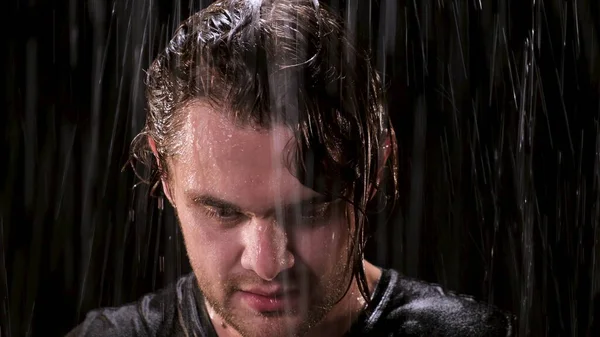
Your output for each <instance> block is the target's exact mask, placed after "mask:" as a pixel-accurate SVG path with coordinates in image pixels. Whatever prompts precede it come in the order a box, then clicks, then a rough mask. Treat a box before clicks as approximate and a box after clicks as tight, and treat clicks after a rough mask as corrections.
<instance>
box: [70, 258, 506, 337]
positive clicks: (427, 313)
mask: <svg viewBox="0 0 600 337" xmlns="http://www.w3.org/2000/svg"><path fill="white" fill-rule="evenodd" d="M369 308H371V309H367V310H365V311H363V312H362V314H361V315H360V316H359V318H358V319H357V320H356V321H355V322H354V324H353V325H352V327H351V329H350V331H349V332H348V333H347V334H346V335H347V336H461V337H464V336H513V325H514V318H513V317H512V316H511V315H509V314H508V313H506V312H503V311H501V310H499V309H497V308H495V307H492V306H489V305H487V304H484V303H481V302H476V301H475V300H473V299H472V298H469V297H466V296H462V295H456V294H452V293H448V292H446V291H444V290H442V288H440V287H439V286H437V285H434V284H429V283H425V282H422V281H418V280H413V279H409V278H406V277H403V276H401V275H400V274H399V273H398V272H396V271H394V270H391V269H384V270H382V275H381V278H380V280H379V282H378V283H377V286H376V287H375V290H374V292H373V294H372V303H371V305H370V306H369ZM67 336H68V337H71V336H89V337H99V336H204V337H213V336H217V335H216V333H215V330H214V328H213V326H212V323H211V321H210V318H209V316H208V313H207V311H206V307H205V306H204V300H203V298H202V293H201V292H200V290H199V288H198V286H197V283H196V279H195V277H194V276H193V274H190V275H187V276H184V277H182V278H181V279H179V281H178V282H177V283H176V284H174V285H172V286H170V287H167V288H165V289H163V290H161V291H159V292H157V293H152V294H148V295H146V296H144V297H142V298H141V299H140V300H139V301H138V302H135V303H132V304H129V305H125V306H122V307H118V308H103V309H98V310H94V311H91V312H90V313H88V315H87V316H86V318H85V320H84V321H83V323H81V324H80V325H79V326H77V327H76V328H75V329H74V330H73V331H71V332H70V333H69V334H68V335H67Z"/></svg>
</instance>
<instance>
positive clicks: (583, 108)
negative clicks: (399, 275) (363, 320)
mask: <svg viewBox="0 0 600 337" xmlns="http://www.w3.org/2000/svg"><path fill="white" fill-rule="evenodd" d="M209 2H210V1H194V2H186V1H142V0H127V1H107V0H89V1H76V0H69V1H53V2H50V1H29V2H23V1H9V4H6V5H4V6H5V12H6V13H8V15H9V17H10V22H11V25H10V27H12V28H9V31H8V32H7V34H5V38H6V39H5V40H6V41H7V48H6V49H5V52H4V53H3V55H4V66H5V68H4V69H5V70H4V74H5V76H6V79H5V83H6V91H5V92H6V103H5V109H4V111H5V113H2V114H0V118H2V120H1V122H2V123H1V124H0V125H2V127H3V129H2V136H3V140H4V142H2V146H3V151H2V154H3V158H4V160H3V161H2V162H3V163H4V165H3V167H4V168H5V169H4V171H3V172H4V174H3V176H4V183H3V185H2V190H1V192H2V194H1V195H2V198H1V201H2V202H1V204H0V336H1V337H4V336H25V335H26V336H36V335H40V336H59V335H63V334H65V333H66V332H67V331H68V330H70V329H71V328H72V327H73V326H75V325H76V324H77V323H79V322H81V320H82V319H83V317H84V315H85V314H86V313H87V312H88V311H89V310H91V309H93V308H97V307H100V306H115V305H120V304H123V303H127V302H131V301H133V300H136V299H138V298H139V297H140V296H141V295H143V294H145V293H147V292H150V291H154V290H156V289H159V288H161V287H163V286H165V285H166V284H168V283H171V282H173V281H174V280H176V279H177V278H178V277H179V276H181V275H183V274H186V273H188V272H189V270H190V267H189V264H188V261H187V257H186V255H185V249H184V246H183V241H182V237H181V233H180V230H179V228H178V226H177V222H176V219H175V216H174V212H173V209H172V207H171V206H170V205H169V204H168V203H167V202H166V201H165V200H164V199H163V197H161V195H160V193H158V192H157V191H154V186H149V185H147V184H144V183H143V182H142V181H143V180H146V179H149V178H150V177H151V174H153V173H152V172H146V171H144V169H143V168H142V167H141V166H139V167H135V168H136V170H135V171H136V172H137V173H139V176H138V175H136V172H134V169H133V168H132V167H131V166H129V164H128V155H129V152H128V151H129V143H130V142H131V140H132V138H133V137H134V136H135V135H136V134H137V133H138V132H139V131H140V129H141V128H142V127H143V123H144V117H145V115H144V113H145V101H144V95H143V94H144V75H145V70H146V69H147V68H148V66H149V64H150V62H151V61H152V60H153V59H154V57H155V56H156V54H157V53H158V51H159V50H161V49H162V48H164V47H165V45H166V44H167V42H168V40H169V38H170V36H171V35H172V33H173V32H174V30H175V29H176V27H177V26H178V25H179V24H180V22H181V20H183V19H184V18H186V17H188V16H189V15H190V14H191V13H193V12H195V11H197V10H199V9H201V8H204V7H205V6H207V5H208V4H209ZM325 2H327V3H328V4H330V5H331V6H332V7H333V8H336V9H338V10H339V13H340V15H341V17H343V18H344V19H345V22H346V23H347V26H346V30H347V31H349V32H353V33H356V35H355V36H356V41H355V43H357V44H364V45H368V46H370V49H371V55H370V56H371V60H372V62H373V63H374V64H375V66H376V67H377V69H378V70H379V71H380V73H381V74H382V79H383V80H384V83H385V87H386V90H387V91H386V95H387V97H386V107H387V109H388V111H389V113H390V114H391V116H392V119H393V122H394V126H395V128H396V135H397V138H398V142H399V160H400V174H401V181H400V200H399V203H398V205H397V206H398V207H397V208H396V209H395V210H394V211H393V212H391V213H389V214H388V213H385V214H383V213H382V214H376V215H373V217H372V219H371V222H372V223H374V224H375V227H376V228H377V231H376V232H375V233H374V235H373V238H372V240H371V241H370V244H369V245H368V247H367V258H368V259H369V260H371V261H372V262H374V263H375V264H377V265H380V266H383V267H393V268H395V269H397V270H399V271H401V272H403V273H405V274H407V275H409V276H411V277H418V278H421V279H425V280H427V281H430V282H436V283H440V284H442V285H443V286H445V287H448V288H450V289H452V290H455V291H457V292H460V293H466V294H469V295H473V296H475V297H477V298H479V299H482V300H484V301H487V302H489V303H490V304H494V305H496V306H499V307H500V308H502V309H505V310H509V311H511V312H512V313H513V314H514V315H515V319H516V320H515V324H516V330H517V332H518V335H519V336H585V335H587V336H597V335H600V331H599V330H598V327H597V326H598V325H599V322H598V321H599V320H600V295H598V294H599V291H600V270H599V267H598V262H597V261H598V260H599V259H600V245H599V242H598V240H599V239H600V232H599V230H598V229H599V226H600V121H599V118H600V86H599V85H600V53H599V45H600V38H599V33H600V3H598V2H597V1H594V0H573V1H562V0H546V1H541V0H527V1H524V0H496V1H493V0H473V1H457V0H448V1H445V0H424V1H416V0H378V1H375V0H373V1H362V0H360V1H359V0H345V1H343V0H328V1H325ZM274 142H275V140H274ZM388 218H389V219H391V220H390V221H389V222H386V220H387V219H388ZM317 248H318V247H315V249H317ZM57 312H59V313H60V315H59V317H57V316H56V313H57ZM594 319H595V321H594ZM594 323H595V324H594ZM593 326H595V327H593Z"/></svg>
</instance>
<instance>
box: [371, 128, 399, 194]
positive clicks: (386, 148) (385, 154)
mask: <svg viewBox="0 0 600 337" xmlns="http://www.w3.org/2000/svg"><path fill="white" fill-rule="evenodd" d="M393 135H394V134H393V131H392V132H391V133H388V135H387V136H386V137H385V140H384V141H383V145H382V146H381V148H380V149H379V151H380V153H381V154H382V155H381V157H380V161H379V163H378V165H377V167H378V169H377V178H376V183H375V186H370V190H371V195H370V196H369V200H371V199H373V198H374V197H375V194H377V189H378V187H379V183H380V182H381V179H382V178H383V169H384V168H385V163H386V162H387V160H388V159H389V158H390V154H391V153H392V137H393Z"/></svg>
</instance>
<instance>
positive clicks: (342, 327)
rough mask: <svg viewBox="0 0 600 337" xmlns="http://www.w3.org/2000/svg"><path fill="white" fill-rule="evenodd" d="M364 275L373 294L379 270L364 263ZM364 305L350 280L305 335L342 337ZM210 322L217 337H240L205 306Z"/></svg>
mask: <svg viewBox="0 0 600 337" xmlns="http://www.w3.org/2000/svg"><path fill="white" fill-rule="evenodd" d="M363 265H364V268H365V275H366V278H367V285H368V287H369V293H370V294H373V291H374V290H375V286H376V285H377V282H378V281H379V278H380V277H381V270H380V269H379V268H377V267H375V266H374V265H372V264H371V263H369V262H367V261H364V263H363ZM365 305H366V301H365V299H364V298H363V297H362V295H361V293H360V291H359V289H358V282H357V280H356V279H354V280H352V285H351V286H350V289H349V290H348V292H347V293H346V295H345V296H344V297H343V298H342V300H341V301H340V302H339V303H337V304H336V305H335V306H334V307H333V308H332V309H331V311H329V313H327V315H326V316H325V317H324V318H323V320H322V321H321V322H319V323H318V324H317V325H315V326H314V327H313V328H312V329H310V330H309V331H308V332H307V333H306V335H307V336H311V337H313V336H314V337H332V336H343V335H344V334H345V333H346V332H348V331H349V330H350V328H351V326H352V324H353V323H354V322H355V321H356V320H357V319H358V317H359V315H360V314H361V313H362V311H363V310H364V308H365ZM206 306H207V308H208V311H209V314H210V317H211V321H212V323H213V326H214V328H215V331H216V332H217V335H218V336H219V337H241V335H240V333H239V332H237V331H236V330H235V329H233V327H231V326H229V325H227V324H226V323H224V320H223V319H222V318H221V317H220V316H219V315H218V314H217V313H216V312H214V310H213V309H212V308H211V307H210V306H209V305H208V303H207V304H206Z"/></svg>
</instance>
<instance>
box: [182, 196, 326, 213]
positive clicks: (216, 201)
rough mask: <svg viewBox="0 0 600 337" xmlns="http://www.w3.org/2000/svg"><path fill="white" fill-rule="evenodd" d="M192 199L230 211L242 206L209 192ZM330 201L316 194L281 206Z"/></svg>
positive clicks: (240, 209) (204, 204) (239, 209)
mask: <svg viewBox="0 0 600 337" xmlns="http://www.w3.org/2000/svg"><path fill="white" fill-rule="evenodd" d="M189 194H191V195H194V194H193V193H189ZM192 200H193V201H194V203H197V204H200V205H202V206H206V207H213V208H220V209H226V210H232V211H237V212H241V211H242V208H241V207H240V206H238V205H236V204H234V203H232V202H229V201H227V200H224V199H220V198H217V197H215V196H213V195H210V194H201V195H200V196H197V197H193V198H192ZM332 201H335V200H333V199H331V198H330V197H327V196H324V195H318V196H313V197H310V198H307V199H304V200H300V201H299V202H297V203H293V204H287V205H283V208H288V207H291V206H307V205H314V204H323V203H327V202H332Z"/></svg>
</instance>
